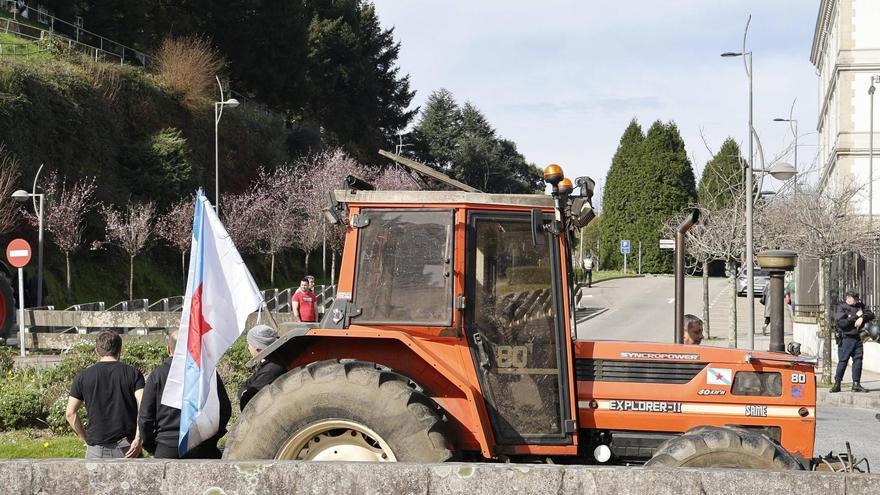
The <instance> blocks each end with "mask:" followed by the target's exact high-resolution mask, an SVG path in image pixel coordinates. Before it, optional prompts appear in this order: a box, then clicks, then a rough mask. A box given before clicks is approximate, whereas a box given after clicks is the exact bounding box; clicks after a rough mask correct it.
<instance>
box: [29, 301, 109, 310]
mask: <svg viewBox="0 0 880 495" xmlns="http://www.w3.org/2000/svg"><path fill="white" fill-rule="evenodd" d="M34 309H37V308H34ZM64 311H104V301H97V302H90V303H82V304H74V305H73V306H70V307H69V308H65V309H64Z"/></svg>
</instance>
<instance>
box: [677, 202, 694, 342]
mask: <svg viewBox="0 0 880 495" xmlns="http://www.w3.org/2000/svg"><path fill="white" fill-rule="evenodd" d="M699 219H700V210H699V209H697V208H694V209H693V210H692V211H691V212H690V214H688V216H687V217H685V219H684V220H683V221H682V222H681V223H680V224H679V225H678V229H676V231H675V330H674V333H673V335H675V343H676V344H681V343H683V342H684V255H685V249H684V235H685V234H686V233H687V231H688V230H691V227H693V226H694V225H695V224H696V223H697V221H699Z"/></svg>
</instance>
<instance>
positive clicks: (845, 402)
mask: <svg viewBox="0 0 880 495" xmlns="http://www.w3.org/2000/svg"><path fill="white" fill-rule="evenodd" d="M816 405H817V406H820V405H822V406H833V407H847V408H854V409H872V410H875V411H880V397H877V396H874V395H873V394H871V393H870V392H869V393H868V394H865V393H860V394H856V393H854V392H844V391H840V392H837V393H836V394H832V393H831V392H829V391H828V389H825V388H822V389H817V390H816Z"/></svg>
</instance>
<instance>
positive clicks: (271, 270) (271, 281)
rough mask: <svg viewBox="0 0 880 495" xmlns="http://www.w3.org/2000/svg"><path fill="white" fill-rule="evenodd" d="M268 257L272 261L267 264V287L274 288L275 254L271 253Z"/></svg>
mask: <svg viewBox="0 0 880 495" xmlns="http://www.w3.org/2000/svg"><path fill="white" fill-rule="evenodd" d="M269 256H270V258H271V259H272V261H270V262H269V285H271V286H272V287H275V253H271V254H270V255H269Z"/></svg>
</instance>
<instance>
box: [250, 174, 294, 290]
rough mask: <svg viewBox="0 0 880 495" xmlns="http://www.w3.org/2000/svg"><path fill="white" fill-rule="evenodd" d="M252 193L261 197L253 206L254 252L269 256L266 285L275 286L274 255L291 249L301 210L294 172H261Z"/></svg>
mask: <svg viewBox="0 0 880 495" xmlns="http://www.w3.org/2000/svg"><path fill="white" fill-rule="evenodd" d="M253 192H254V194H255V195H256V196H258V197H260V201H258V202H257V204H256V205H253V210H254V214H255V215H257V216H258V217H259V229H258V230H257V235H258V238H259V241H260V242H259V243H258V245H257V250H258V251H259V252H261V253H263V254H267V255H269V258H270V268H269V283H270V284H272V285H274V284H275V255H276V254H278V253H279V252H281V251H284V250H285V249H288V248H290V247H292V246H293V244H294V239H295V235H294V232H295V230H296V229H297V228H298V226H294V225H292V224H293V221H294V219H295V218H297V217H298V216H299V210H300V209H301V205H300V204H299V202H298V201H297V184H296V180H295V177H294V172H293V170H292V169H291V168H289V167H287V166H282V167H278V168H276V169H275V170H272V171H269V170H266V169H262V170H260V174H259V175H258V177H257V181H256V185H255V186H254V188H253Z"/></svg>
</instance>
